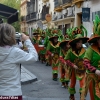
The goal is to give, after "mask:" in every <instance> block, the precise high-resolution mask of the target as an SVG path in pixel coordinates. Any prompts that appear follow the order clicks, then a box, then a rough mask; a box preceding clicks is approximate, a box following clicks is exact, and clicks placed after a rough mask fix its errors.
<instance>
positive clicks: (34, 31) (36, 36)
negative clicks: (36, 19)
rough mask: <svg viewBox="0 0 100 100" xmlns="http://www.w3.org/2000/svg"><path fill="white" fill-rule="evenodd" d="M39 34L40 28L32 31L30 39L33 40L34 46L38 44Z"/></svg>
mask: <svg viewBox="0 0 100 100" xmlns="http://www.w3.org/2000/svg"><path fill="white" fill-rule="evenodd" d="M41 32H42V30H41V29H40V28H37V29H34V30H33V38H32V39H33V43H34V44H40V40H41V36H40V35H41Z"/></svg>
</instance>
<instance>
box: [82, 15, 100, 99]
mask: <svg viewBox="0 0 100 100" xmlns="http://www.w3.org/2000/svg"><path fill="white" fill-rule="evenodd" d="M93 29H94V30H93V36H92V37H91V38H90V39H89V40H88V42H89V43H92V45H91V46H90V47H89V48H88V49H87V51H86V53H85V56H84V65H85V66H86V68H87V76H86V79H87V80H86V84H85V86H86V88H85V93H86V95H87V91H88V89H89V92H90V98H91V99H93V100H100V76H99V75H96V74H95V72H96V70H99V71H100V51H99V46H98V42H97V40H98V39H100V18H99V17H98V16H96V17H95V20H94V27H93Z"/></svg>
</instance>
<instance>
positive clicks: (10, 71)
mask: <svg viewBox="0 0 100 100" xmlns="http://www.w3.org/2000/svg"><path fill="white" fill-rule="evenodd" d="M22 41H24V43H25V45H26V46H27V48H28V51H29V53H27V52H24V51H23V50H21V49H19V48H17V47H15V46H14V45H15V44H16V40H15V29H14V27H13V26H11V25H9V24H7V23H3V24H0V97H1V96H2V97H7V99H1V100H13V99H11V98H10V97H11V96H15V97H16V96H17V97H18V99H17V100H22V91H21V82H20V77H21V76H20V66H19V64H20V63H24V64H25V63H31V62H35V61H37V59H38V55H37V52H36V50H35V48H34V46H33V45H32V43H31V41H30V39H29V37H28V36H26V35H25V34H22ZM8 97H9V98H8Z"/></svg>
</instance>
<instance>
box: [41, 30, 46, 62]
mask: <svg viewBox="0 0 100 100" xmlns="http://www.w3.org/2000/svg"><path fill="white" fill-rule="evenodd" d="M45 34H46V33H45V30H43V31H42V34H41V40H40V43H39V57H40V61H41V62H42V63H43V62H45V54H46V48H45V47H44V39H45Z"/></svg>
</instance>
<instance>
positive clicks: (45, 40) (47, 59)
mask: <svg viewBox="0 0 100 100" xmlns="http://www.w3.org/2000/svg"><path fill="white" fill-rule="evenodd" d="M51 31H52V29H49V28H47V29H46V34H45V39H44V46H45V48H46V51H47V46H48V44H49V35H50V33H51ZM45 60H46V66H50V65H52V60H51V56H50V55H49V54H48V53H46V54H45Z"/></svg>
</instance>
